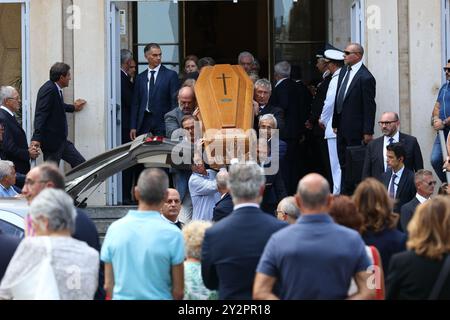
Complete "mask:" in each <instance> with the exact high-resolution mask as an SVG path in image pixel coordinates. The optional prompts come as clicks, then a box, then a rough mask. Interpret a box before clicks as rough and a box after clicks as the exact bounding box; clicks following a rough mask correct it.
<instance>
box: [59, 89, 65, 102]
mask: <svg viewBox="0 0 450 320" xmlns="http://www.w3.org/2000/svg"><path fill="white" fill-rule="evenodd" d="M59 96H60V97H61V101H62V102H64V96H63V93H62V90H59Z"/></svg>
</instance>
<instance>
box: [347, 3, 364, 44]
mask: <svg viewBox="0 0 450 320" xmlns="http://www.w3.org/2000/svg"><path fill="white" fill-rule="evenodd" d="M365 33H366V15H365V2H364V0H356V1H354V2H353V3H352V5H351V6H350V34H351V42H356V43H360V44H361V45H362V46H365V38H366V37H365Z"/></svg>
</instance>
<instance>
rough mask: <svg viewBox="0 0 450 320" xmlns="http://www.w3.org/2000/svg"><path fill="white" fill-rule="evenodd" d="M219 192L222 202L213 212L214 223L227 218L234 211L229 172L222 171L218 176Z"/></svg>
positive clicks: (218, 203) (218, 202) (217, 204)
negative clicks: (229, 187)
mask: <svg viewBox="0 0 450 320" xmlns="http://www.w3.org/2000/svg"><path fill="white" fill-rule="evenodd" d="M216 183H217V191H219V193H220V200H219V201H217V203H216V206H215V207H214V210H213V218H212V220H213V221H214V222H217V221H220V220H222V219H223V218H225V217H227V216H228V215H229V214H230V213H231V212H232V211H233V206H234V205H233V198H231V194H230V190H229V189H228V172H227V171H225V170H220V171H219V172H218V173H217V175H216Z"/></svg>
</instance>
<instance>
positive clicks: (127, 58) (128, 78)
mask: <svg viewBox="0 0 450 320" xmlns="http://www.w3.org/2000/svg"><path fill="white" fill-rule="evenodd" d="M136 67H137V66H136V62H135V61H134V59H133V54H132V53H131V51H130V50H127V49H122V50H120V71H121V72H120V88H121V91H120V101H121V106H120V107H121V108H120V114H121V119H122V122H121V124H122V143H127V142H130V113H131V103H132V101H133V90H134V83H133V81H132V79H133V78H134V76H135V75H136Z"/></svg>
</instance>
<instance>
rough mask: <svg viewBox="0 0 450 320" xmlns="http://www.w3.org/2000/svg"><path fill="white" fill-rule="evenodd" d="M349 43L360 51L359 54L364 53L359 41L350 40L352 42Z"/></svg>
mask: <svg viewBox="0 0 450 320" xmlns="http://www.w3.org/2000/svg"><path fill="white" fill-rule="evenodd" d="M350 45H351V46H355V47H356V48H357V50H358V51H359V53H361V56H363V55H364V48H363V46H362V45H361V44H360V43H356V42H352V43H350Z"/></svg>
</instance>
